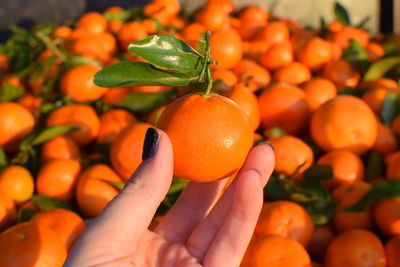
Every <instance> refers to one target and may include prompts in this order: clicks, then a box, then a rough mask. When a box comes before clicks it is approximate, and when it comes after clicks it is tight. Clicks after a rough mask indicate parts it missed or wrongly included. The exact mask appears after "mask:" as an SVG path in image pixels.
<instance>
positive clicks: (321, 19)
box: [319, 16, 329, 37]
mask: <svg viewBox="0 0 400 267" xmlns="http://www.w3.org/2000/svg"><path fill="white" fill-rule="evenodd" d="M319 31H320V32H321V36H322V37H325V36H326V35H327V34H328V33H329V28H328V25H327V23H326V20H325V18H324V17H323V16H320V17H319Z"/></svg>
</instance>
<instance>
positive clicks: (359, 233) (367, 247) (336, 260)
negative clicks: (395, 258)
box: [324, 230, 386, 267]
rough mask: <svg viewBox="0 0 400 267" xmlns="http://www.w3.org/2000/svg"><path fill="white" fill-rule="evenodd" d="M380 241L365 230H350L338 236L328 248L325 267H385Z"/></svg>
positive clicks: (383, 252)
mask: <svg viewBox="0 0 400 267" xmlns="http://www.w3.org/2000/svg"><path fill="white" fill-rule="evenodd" d="M385 264H386V258H385V251H384V249H383V245H382V243H381V241H380V240H379V239H378V237H376V236H375V235H374V234H373V233H371V232H369V231H367V230H350V231H346V232H343V233H341V234H340V235H338V236H337V237H336V238H335V239H334V240H333V241H332V242H331V244H330V246H329V247H328V251H327V252H326V256H325V264H324V266H326V267H336V266H346V267H364V266H365V267H367V266H374V267H385V266H386V265H385Z"/></svg>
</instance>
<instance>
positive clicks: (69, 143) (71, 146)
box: [41, 136, 80, 162]
mask: <svg viewBox="0 0 400 267" xmlns="http://www.w3.org/2000/svg"><path fill="white" fill-rule="evenodd" d="M79 157H80V151H79V147H78V145H77V144H76V143H75V141H74V140H72V139H71V138H70V137H68V136H58V137H56V138H53V139H51V140H49V141H47V142H45V143H44V144H43V146H42V151H41V158H42V161H44V162H49V161H51V160H55V159H77V158H79Z"/></svg>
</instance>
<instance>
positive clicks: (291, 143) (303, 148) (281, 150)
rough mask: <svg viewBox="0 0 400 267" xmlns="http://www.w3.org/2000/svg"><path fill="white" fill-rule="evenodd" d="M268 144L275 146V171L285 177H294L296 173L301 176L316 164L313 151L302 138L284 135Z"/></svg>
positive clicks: (272, 139) (271, 139)
mask: <svg viewBox="0 0 400 267" xmlns="http://www.w3.org/2000/svg"><path fill="white" fill-rule="evenodd" d="M268 142H269V143H271V144H272V145H273V146H274V151H275V171H278V172H281V173H283V174H285V175H292V174H294V173H295V172H296V171H297V172H298V173H299V174H300V173H302V172H303V171H305V170H306V169H308V168H309V167H310V166H311V165H312V164H313V162H314V154H313V151H312V150H311V148H310V147H309V146H308V145H307V144H306V143H304V142H303V140H301V139H300V138H297V137H295V136H290V135H284V136H280V137H274V138H270V139H268ZM300 166H301V167H300Z"/></svg>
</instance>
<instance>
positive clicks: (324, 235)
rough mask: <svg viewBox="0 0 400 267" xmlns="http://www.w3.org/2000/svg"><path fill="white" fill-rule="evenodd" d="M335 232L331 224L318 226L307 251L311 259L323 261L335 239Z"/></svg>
mask: <svg viewBox="0 0 400 267" xmlns="http://www.w3.org/2000/svg"><path fill="white" fill-rule="evenodd" d="M335 235H336V234H335V232H334V231H333V229H332V226H330V225H329V224H326V225H323V226H316V227H315V229H314V233H313V236H312V238H311V241H310V244H309V245H308V247H307V250H308V252H309V254H310V256H311V257H313V258H315V259H317V260H323V259H324V257H325V252H326V250H327V249H328V246H329V244H330V243H331V242H332V240H333V239H334V238H335Z"/></svg>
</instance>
